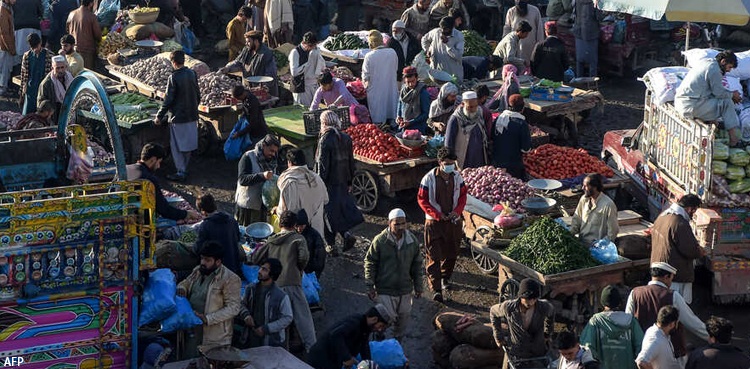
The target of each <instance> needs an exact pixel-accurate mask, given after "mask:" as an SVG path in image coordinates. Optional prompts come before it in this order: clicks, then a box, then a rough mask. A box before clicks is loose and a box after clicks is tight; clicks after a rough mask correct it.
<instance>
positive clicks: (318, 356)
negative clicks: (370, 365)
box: [307, 304, 392, 369]
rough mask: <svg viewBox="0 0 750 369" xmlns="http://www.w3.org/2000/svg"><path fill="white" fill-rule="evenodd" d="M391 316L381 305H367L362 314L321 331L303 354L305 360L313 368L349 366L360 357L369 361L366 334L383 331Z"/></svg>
mask: <svg viewBox="0 0 750 369" xmlns="http://www.w3.org/2000/svg"><path fill="white" fill-rule="evenodd" d="M391 320H392V317H391V316H390V315H389V314H388V309H386V308H385V306H383V305H382V304H377V305H375V306H373V307H371V308H369V309H368V310H367V311H366V312H365V313H364V314H355V315H351V316H349V317H347V318H344V319H343V320H341V321H339V322H337V323H336V324H334V325H333V326H332V327H331V328H329V329H328V330H326V331H325V332H323V333H322V334H321V335H320V337H319V338H318V341H317V342H316V343H315V345H314V346H313V347H312V348H311V349H310V352H309V353H308V354H307V362H308V364H310V366H312V367H313V368H315V369H333V368H336V369H338V368H342V367H344V368H351V366H352V365H354V364H356V363H357V361H358V360H357V359H356V357H357V356H358V355H359V356H360V357H361V359H362V360H369V359H370V358H371V355H370V343H369V337H370V334H371V333H373V332H377V333H380V332H383V331H385V329H386V328H387V327H388V325H389V324H390V323H391Z"/></svg>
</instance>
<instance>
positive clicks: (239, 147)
mask: <svg viewBox="0 0 750 369" xmlns="http://www.w3.org/2000/svg"><path fill="white" fill-rule="evenodd" d="M249 124H250V123H248V121H247V119H246V118H245V117H244V116H242V117H241V118H240V120H238V121H237V123H235V124H234V128H232V132H231V133H230V134H229V138H227V141H226V142H224V157H225V158H226V159H227V160H229V161H232V160H239V159H240V158H241V157H242V154H244V153H245V151H247V149H248V148H250V146H252V144H253V143H252V141H250V137H248V135H242V136H240V137H237V138H232V137H233V136H234V134H235V133H237V132H240V131H242V130H244V129H245V128H246V127H247V126H248V125H249Z"/></svg>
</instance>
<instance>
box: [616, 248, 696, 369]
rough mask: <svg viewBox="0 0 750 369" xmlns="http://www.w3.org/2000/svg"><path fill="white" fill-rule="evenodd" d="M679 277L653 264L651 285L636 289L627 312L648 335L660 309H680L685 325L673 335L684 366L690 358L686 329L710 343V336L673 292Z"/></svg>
mask: <svg viewBox="0 0 750 369" xmlns="http://www.w3.org/2000/svg"><path fill="white" fill-rule="evenodd" d="M675 274H677V269H675V267H673V266H671V265H669V264H667V263H664V262H655V263H651V281H650V282H648V285H646V286H639V287H636V288H633V290H632V291H631V292H630V296H629V297H628V303H627V306H626V307H625V312H626V313H629V314H633V316H635V317H636V319H638V323H640V325H641V329H643V331H644V332H645V331H646V330H647V329H648V328H649V327H651V326H652V325H654V323H656V320H657V317H658V313H659V309H661V308H662V307H664V306H667V305H673V306H674V307H676V308H677V309H678V310H679V311H680V320H679V321H680V323H682V324H681V325H679V326H678V327H677V328H676V329H675V330H674V333H672V334H671V340H672V345H673V346H674V354H675V357H677V358H678V359H681V363H682V364H683V366H684V364H685V361H686V360H687V357H686V356H685V355H686V354H687V342H686V340H685V331H684V330H683V327H685V328H687V329H688V330H689V331H690V332H692V333H693V334H694V335H696V336H698V337H700V338H701V339H703V340H706V341H707V340H708V332H706V325H705V324H703V322H702V321H701V320H700V319H699V318H698V317H697V316H695V314H694V313H693V310H691V309H690V306H688V304H687V303H686V302H685V299H684V298H682V295H680V293H679V292H677V291H672V290H671V289H670V288H669V287H670V286H671V285H672V280H673V279H674V277H675Z"/></svg>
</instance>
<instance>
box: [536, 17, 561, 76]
mask: <svg viewBox="0 0 750 369" xmlns="http://www.w3.org/2000/svg"><path fill="white" fill-rule="evenodd" d="M544 32H545V33H546V34H547V38H546V39H545V40H544V41H542V42H540V43H538V44H536V47H534V52H533V53H532V54H531V71H532V72H533V73H534V76H536V77H539V78H546V79H549V80H552V81H555V82H562V80H563V75H564V74H565V70H566V69H568V53H567V51H565V44H563V42H562V40H560V39H559V38H557V23H555V22H551V21H550V22H547V23H545V24H544Z"/></svg>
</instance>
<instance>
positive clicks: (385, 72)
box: [362, 30, 398, 124]
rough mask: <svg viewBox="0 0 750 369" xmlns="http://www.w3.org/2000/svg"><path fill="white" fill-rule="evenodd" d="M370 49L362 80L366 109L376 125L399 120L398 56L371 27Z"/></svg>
mask: <svg viewBox="0 0 750 369" xmlns="http://www.w3.org/2000/svg"><path fill="white" fill-rule="evenodd" d="M367 40H368V44H369V45H370V49H372V51H370V52H369V53H367V55H365V60H364V61H363V62H362V82H363V83H364V84H365V88H366V89H367V108H368V109H370V117H371V118H372V122H373V123H375V124H381V123H385V122H386V121H389V120H395V119H396V107H397V106H398V81H397V78H396V74H397V69H398V55H396V51H395V50H393V49H389V48H387V47H385V45H384V44H383V35H382V34H381V33H380V32H378V31H377V30H371V31H370V34H369V35H368V36H367Z"/></svg>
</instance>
